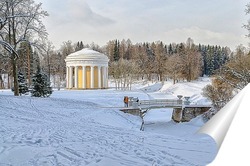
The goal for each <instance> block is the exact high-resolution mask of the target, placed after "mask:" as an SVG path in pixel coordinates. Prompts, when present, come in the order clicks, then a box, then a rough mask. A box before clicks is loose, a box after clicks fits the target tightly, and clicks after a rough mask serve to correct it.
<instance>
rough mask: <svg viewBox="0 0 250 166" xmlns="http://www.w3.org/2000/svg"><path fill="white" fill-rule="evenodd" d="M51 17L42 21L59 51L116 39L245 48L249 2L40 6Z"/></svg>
mask: <svg viewBox="0 0 250 166" xmlns="http://www.w3.org/2000/svg"><path fill="white" fill-rule="evenodd" d="M36 1H37V2H42V3H43V9H44V10H46V11H48V13H49V14H50V16H49V17H47V18H46V19H45V20H44V24H45V25H46V28H47V30H48V33H49V39H50V40H51V41H52V42H53V44H54V45H55V46H56V47H57V48H59V47H60V45H61V44H62V42H63V41H68V40H71V41H72V42H77V41H83V43H85V44H87V43H89V44H90V43H91V42H95V43H96V44H99V45H100V46H103V45H105V44H106V43H107V42H108V41H109V40H113V39H119V40H122V39H128V38H129V39H130V40H131V41H132V43H137V42H144V41H148V42H152V41H159V40H161V41H163V42H164V43H166V44H169V43H172V42H176V43H179V42H186V40H187V38H188V37H191V38H192V39H193V40H194V42H195V43H196V44H198V43H201V44H210V45H221V46H229V47H230V48H231V49H232V50H234V49H235V48H236V46H237V45H239V44H243V45H245V46H247V43H248V41H250V40H249V39H247V38H246V37H245V35H247V33H248V32H247V31H246V30H245V29H244V28H242V25H243V24H245V23H246V22H247V19H248V18H250V15H246V14H245V11H244V10H245V8H246V7H245V5H246V4H247V3H248V1H247V0H36Z"/></svg>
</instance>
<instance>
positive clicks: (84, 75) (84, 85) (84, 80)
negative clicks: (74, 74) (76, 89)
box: [82, 66, 86, 88]
mask: <svg viewBox="0 0 250 166" xmlns="http://www.w3.org/2000/svg"><path fill="white" fill-rule="evenodd" d="M82 88H86V66H82Z"/></svg>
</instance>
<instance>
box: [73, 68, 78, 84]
mask: <svg viewBox="0 0 250 166" xmlns="http://www.w3.org/2000/svg"><path fill="white" fill-rule="evenodd" d="M74 87H75V88H78V66H75V86H74Z"/></svg>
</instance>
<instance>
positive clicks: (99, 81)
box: [98, 66, 102, 88]
mask: <svg viewBox="0 0 250 166" xmlns="http://www.w3.org/2000/svg"><path fill="white" fill-rule="evenodd" d="M101 69H102V68H101V66H98V88H101V86H102V84H101V81H102V78H101Z"/></svg>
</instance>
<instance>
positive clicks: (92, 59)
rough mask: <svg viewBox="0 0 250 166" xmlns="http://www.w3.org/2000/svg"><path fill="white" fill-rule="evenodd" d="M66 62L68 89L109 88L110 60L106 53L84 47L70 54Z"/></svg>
mask: <svg viewBox="0 0 250 166" xmlns="http://www.w3.org/2000/svg"><path fill="white" fill-rule="evenodd" d="M65 62H66V80H67V84H66V88H67V89H102V88H108V62H109V59H108V57H107V56H106V55H104V54H102V53H100V52H97V51H94V50H91V49H89V48H84V49H82V50H80V51H77V52H75V53H72V54H70V55H68V56H67V57H66V59H65Z"/></svg>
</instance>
